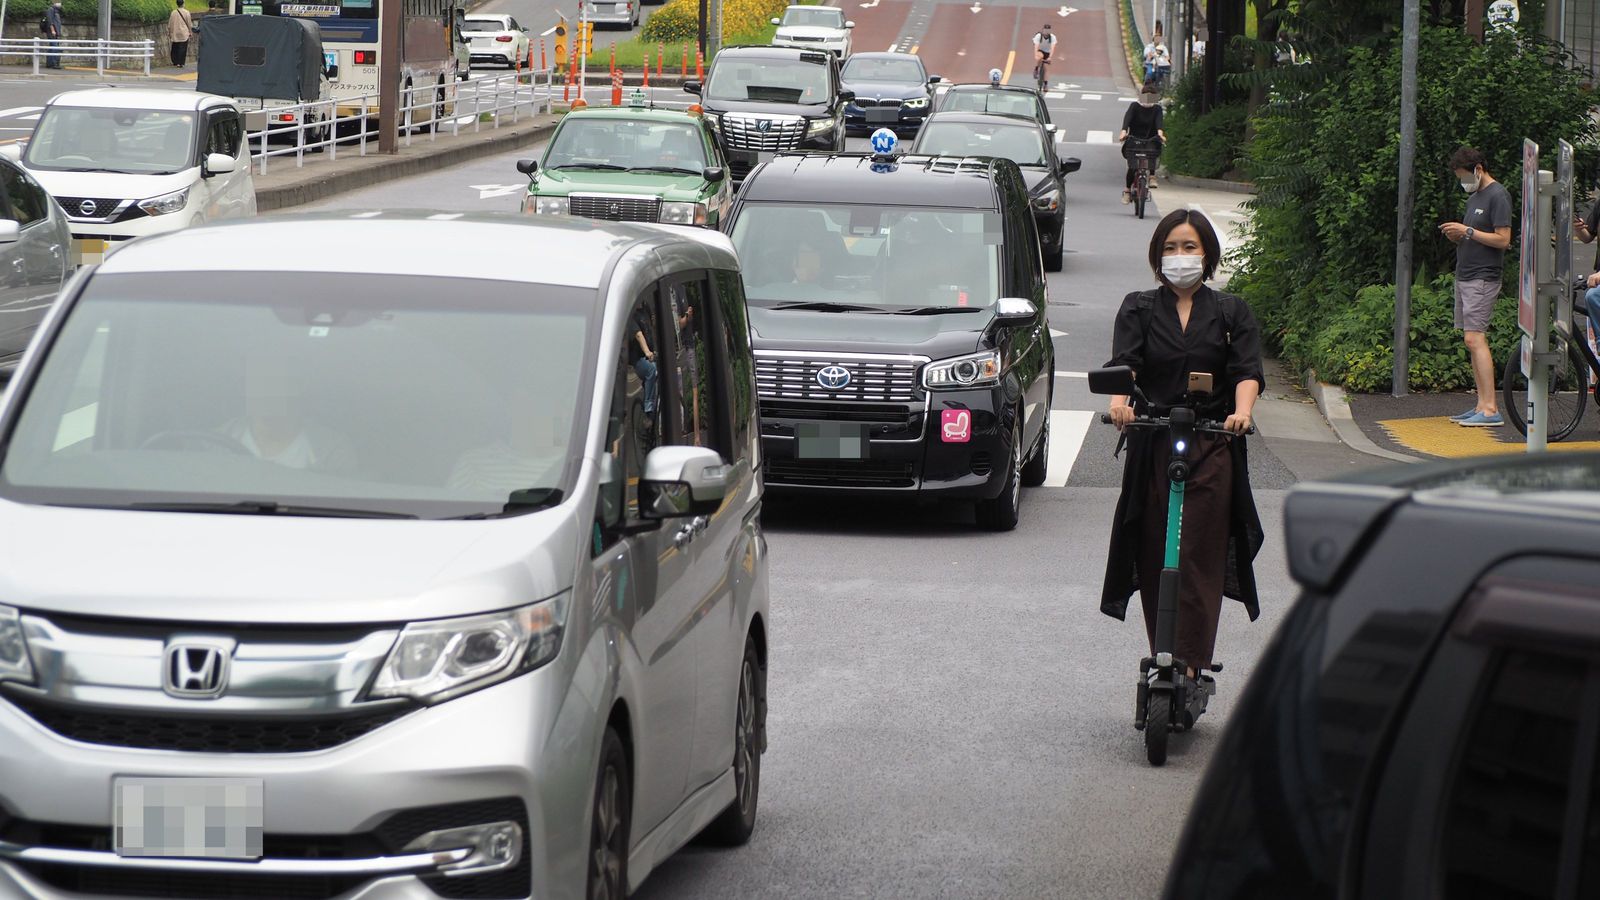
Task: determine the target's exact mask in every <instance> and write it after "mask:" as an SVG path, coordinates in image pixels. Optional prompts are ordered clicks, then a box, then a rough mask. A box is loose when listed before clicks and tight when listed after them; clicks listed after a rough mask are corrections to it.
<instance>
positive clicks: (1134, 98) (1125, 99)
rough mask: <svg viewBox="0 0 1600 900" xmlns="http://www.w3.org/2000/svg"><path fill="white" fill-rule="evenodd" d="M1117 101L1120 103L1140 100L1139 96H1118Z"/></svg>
mask: <svg viewBox="0 0 1600 900" xmlns="http://www.w3.org/2000/svg"><path fill="white" fill-rule="evenodd" d="M1117 102H1118V103H1138V102H1139V98H1138V97H1118V98H1117Z"/></svg>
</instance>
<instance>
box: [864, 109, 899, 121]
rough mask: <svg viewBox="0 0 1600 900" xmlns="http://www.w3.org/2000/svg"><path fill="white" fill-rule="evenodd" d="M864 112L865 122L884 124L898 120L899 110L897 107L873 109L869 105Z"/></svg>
mask: <svg viewBox="0 0 1600 900" xmlns="http://www.w3.org/2000/svg"><path fill="white" fill-rule="evenodd" d="M865 112H866V114H867V123H868V124H871V125H884V124H888V123H891V122H898V121H900V110H899V108H898V107H896V108H893V109H882V108H876V109H874V108H871V107H869V108H867V109H866V110H865Z"/></svg>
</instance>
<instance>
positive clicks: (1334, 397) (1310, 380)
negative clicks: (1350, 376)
mask: <svg viewBox="0 0 1600 900" xmlns="http://www.w3.org/2000/svg"><path fill="white" fill-rule="evenodd" d="M1306 392H1307V393H1309V394H1310V395H1311V397H1312V399H1314V400H1316V401H1317V409H1319V410H1321V411H1322V418H1324V419H1325V420H1327V422H1328V427H1329V428H1332V429H1333V433H1334V435H1335V436H1336V437H1338V438H1339V441H1340V442H1341V443H1343V444H1344V445H1345V446H1346V447H1349V448H1350V449H1351V450H1356V451H1358V452H1361V453H1365V454H1367V455H1368V456H1376V457H1378V458H1379V459H1387V460H1389V461H1391V462H1404V463H1419V462H1423V460H1422V459H1421V458H1419V457H1416V456H1408V455H1407V454H1404V453H1396V452H1395V451H1393V450H1386V449H1384V448H1383V447H1380V446H1378V445H1377V444H1375V443H1373V440H1372V438H1369V437H1367V435H1366V433H1365V432H1363V431H1362V430H1361V426H1360V425H1357V424H1356V420H1355V416H1353V415H1351V414H1350V401H1349V400H1348V399H1347V398H1346V397H1345V394H1344V389H1343V388H1340V387H1338V386H1337V385H1332V384H1324V383H1323V382H1321V381H1319V380H1318V379H1317V373H1316V372H1307V373H1306Z"/></svg>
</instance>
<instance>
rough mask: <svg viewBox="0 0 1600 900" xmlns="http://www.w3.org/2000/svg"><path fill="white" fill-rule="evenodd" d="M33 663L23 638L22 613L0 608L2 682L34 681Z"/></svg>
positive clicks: (3, 607) (7, 607)
mask: <svg viewBox="0 0 1600 900" xmlns="http://www.w3.org/2000/svg"><path fill="white" fill-rule="evenodd" d="M32 680H33V661H32V660H30V659H29V658H28V642H27V640H25V639H24V638H23V636H22V613H21V612H20V611H19V610H17V609H15V608H13V607H10V606H0V681H32Z"/></svg>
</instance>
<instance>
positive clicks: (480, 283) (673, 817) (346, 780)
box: [0, 213, 768, 900]
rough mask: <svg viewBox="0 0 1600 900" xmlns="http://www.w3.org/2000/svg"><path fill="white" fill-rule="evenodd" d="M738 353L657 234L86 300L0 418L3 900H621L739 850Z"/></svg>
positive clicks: (714, 275)
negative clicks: (676, 857)
mask: <svg viewBox="0 0 1600 900" xmlns="http://www.w3.org/2000/svg"><path fill="white" fill-rule="evenodd" d="M467 273H470V274H467ZM747 335H748V329H747V326H746V323H745V308H744V299H743V294H742V289H741V287H740V280H739V275H738V269H737V262H736V260H735V257H734V254H733V251H732V248H731V246H730V245H729V244H728V242H727V239H726V238H724V237H723V236H722V235H719V234H716V233H714V232H703V231H699V230H683V229H672V228H668V227H662V226H652V225H620V224H619V225H597V224H596V223H593V222H589V221H584V222H564V221H544V220H537V221H533V220H529V219H527V218H525V217H522V216H510V217H506V218H499V217H461V216H456V215H453V214H452V215H427V214H423V213H417V214H409V213H359V214H354V215H351V214H344V215H338V216H325V217H298V218H289V217H285V218H272V219H264V220H250V221H245V222H241V223H238V224H224V225H216V226H207V227H201V228H196V229H190V230H186V231H182V232H178V233H174V234H170V235H164V236H159V237H151V238H147V239H145V240H141V241H138V242H134V243H132V244H130V245H129V246H127V247H126V248H124V249H122V250H121V251H119V252H118V253H117V254H115V255H114V256H112V257H110V258H109V259H107V260H106V261H105V262H104V263H103V264H101V265H99V266H95V267H89V268H86V269H85V270H83V271H81V272H80V273H79V274H78V275H77V276H75V277H74V279H73V280H72V281H71V282H70V283H69V285H68V287H67V288H66V289H65V290H64V291H63V296H62V299H61V301H60V302H59V303H58V304H57V306H56V307H55V308H54V309H53V310H52V311H51V314H50V317H49V318H48V319H47V320H46V321H45V323H44V324H43V326H42V327H41V328H40V330H39V333H38V335H37V336H36V338H35V340H34V343H33V344H32V345H31V346H30V348H29V350H28V351H27V353H26V355H25V356H24V358H23V361H22V363H21V366H20V368H19V369H18V372H17V375H16V378H15V379H14V381H13V383H12V390H11V391H10V393H9V395H8V396H7V397H6V398H5V400H4V401H3V402H4V405H3V406H0V535H3V536H4V537H3V541H4V543H3V546H4V556H3V561H0V897H6V898H10V897H15V896H23V897H42V898H65V897H69V896H74V897H75V896H79V895H81V894H92V895H94V896H96V897H124V896H140V897H148V896H161V897H217V896H226V897H230V898H239V897H245V898H253V897H259V898H263V900H266V898H271V900H282V898H287V897H295V898H330V900H331V898H338V900H379V898H406V900H413V898H433V897H446V898H450V897H476V898H529V897H536V898H539V900H546V898H577V897H590V898H595V897H610V898H620V897H623V896H625V895H626V894H627V893H628V891H629V890H631V889H632V888H634V887H636V886H637V885H638V884H639V883H640V881H642V880H643V879H644V878H645V876H646V875H648V874H649V872H650V870H651V869H652V868H653V867H654V866H656V865H657V864H658V863H660V862H661V861H662V860H663V859H665V858H666V857H667V856H669V855H670V854H672V853H673V852H674V851H675V850H676V849H677V848H679V847H680V846H682V845H683V844H684V843H685V842H687V841H689V840H690V839H691V838H693V837H695V836H696V835H700V834H704V835H705V836H707V837H708V838H709V839H711V840H713V841H716V842H721V843H726V844H740V843H743V842H744V841H745V840H747V839H748V838H749V836H750V833H751V830H752V828H753V827H754V825H755V816H756V803H757V794H758V789H759V785H760V763H761V753H762V751H763V750H764V749H765V746H766V733H765V712H766V709H765V705H766V681H765V679H766V670H767V646H768V639H767V621H768V598H767V593H768V589H767V560H766V543H765V539H764V538H763V535H762V531H761V519H760V513H761V482H760V478H759V472H760V464H759V460H758V459H757V458H756V456H757V454H758V452H759V432H758V424H757V410H756V399H755V398H756V392H755V383H754V381H755V379H754V370H753V367H752V365H751V361H750V349H749V346H748V336H747Z"/></svg>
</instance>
